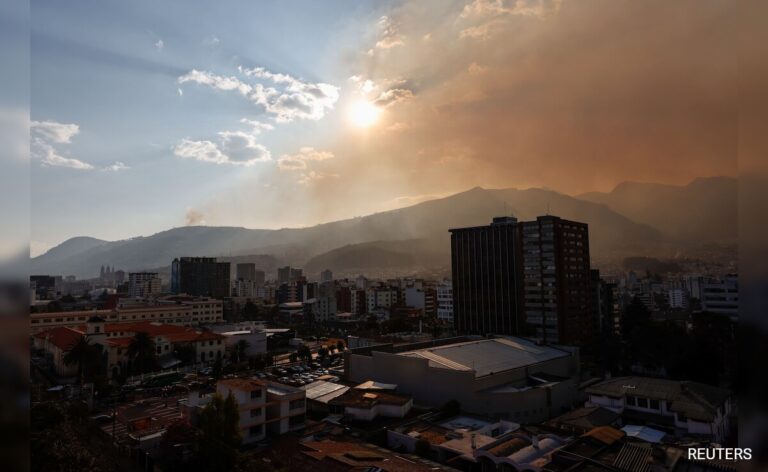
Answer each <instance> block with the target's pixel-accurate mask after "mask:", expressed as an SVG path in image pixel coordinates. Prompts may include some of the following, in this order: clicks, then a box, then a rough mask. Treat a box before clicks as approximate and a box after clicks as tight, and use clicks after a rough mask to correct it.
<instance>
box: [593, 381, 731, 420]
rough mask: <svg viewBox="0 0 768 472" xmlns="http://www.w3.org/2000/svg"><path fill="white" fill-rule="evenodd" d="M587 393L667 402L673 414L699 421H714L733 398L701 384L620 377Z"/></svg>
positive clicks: (715, 388) (722, 391)
mask: <svg viewBox="0 0 768 472" xmlns="http://www.w3.org/2000/svg"><path fill="white" fill-rule="evenodd" d="M587 393H589V394H593V395H606V396H609V397H614V398H623V397H624V396H625V395H632V396H637V397H644V398H650V399H654V400H664V401H666V402H667V404H668V405H669V407H668V408H669V410H670V411H673V412H677V413H682V414H684V415H686V416H687V417H689V418H692V419H694V420H699V421H712V420H713V419H714V418H715V416H716V413H717V409H718V407H720V406H721V405H722V404H723V403H725V401H726V400H727V399H728V398H729V397H730V396H731V392H730V391H729V390H726V389H723V388H719V387H713V386H711V385H706V384H702V383H698V382H689V381H678V380H667V379H654V378H649V377H616V378H613V379H609V380H606V381H604V382H600V383H598V384H595V385H593V386H591V387H589V388H587Z"/></svg>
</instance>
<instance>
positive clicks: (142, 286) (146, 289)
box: [128, 272, 162, 298]
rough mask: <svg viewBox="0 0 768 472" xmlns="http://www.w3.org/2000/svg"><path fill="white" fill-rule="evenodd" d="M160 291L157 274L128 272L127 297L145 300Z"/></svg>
mask: <svg viewBox="0 0 768 472" xmlns="http://www.w3.org/2000/svg"><path fill="white" fill-rule="evenodd" d="M161 291H162V281H161V280H160V276H159V275H158V274H157V272H129V273H128V296H130V297H133V298H146V297H151V296H153V295H158V294H159V293H160V292H161Z"/></svg>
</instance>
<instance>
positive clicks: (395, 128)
mask: <svg viewBox="0 0 768 472" xmlns="http://www.w3.org/2000/svg"><path fill="white" fill-rule="evenodd" d="M407 129H410V125H408V123H403V122H402V121H397V122H395V123H392V124H391V125H389V126H387V127H386V128H385V131H388V132H391V133H399V132H401V131H405V130H407Z"/></svg>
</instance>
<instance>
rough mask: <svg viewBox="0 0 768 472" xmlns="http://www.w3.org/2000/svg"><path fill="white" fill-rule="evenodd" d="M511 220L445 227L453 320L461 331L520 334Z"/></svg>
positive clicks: (515, 240) (516, 248)
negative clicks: (449, 266)
mask: <svg viewBox="0 0 768 472" xmlns="http://www.w3.org/2000/svg"><path fill="white" fill-rule="evenodd" d="M517 226H518V224H517V219H516V218H513V217H497V218H494V219H493V222H492V223H491V224H490V225H488V226H475V227H471V228H454V229H451V230H450V232H451V271H452V273H453V277H452V279H453V323H454V327H455V328H456V330H457V331H459V332H460V333H463V334H491V333H493V334H508V335H518V334H520V333H521V332H522V328H523V319H522V316H521V301H520V285H519V284H518V279H519V277H520V276H519V271H520V267H521V264H520V263H519V261H518V258H519V252H520V250H519V243H518V230H517Z"/></svg>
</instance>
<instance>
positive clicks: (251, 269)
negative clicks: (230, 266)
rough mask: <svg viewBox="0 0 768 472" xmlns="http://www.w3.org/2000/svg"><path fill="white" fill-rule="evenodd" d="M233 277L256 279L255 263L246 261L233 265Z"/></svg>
mask: <svg viewBox="0 0 768 472" xmlns="http://www.w3.org/2000/svg"><path fill="white" fill-rule="evenodd" d="M235 275H236V277H235V278H238V279H243V280H256V264H253V263H251V262H246V263H243V264H237V265H236V266H235Z"/></svg>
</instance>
